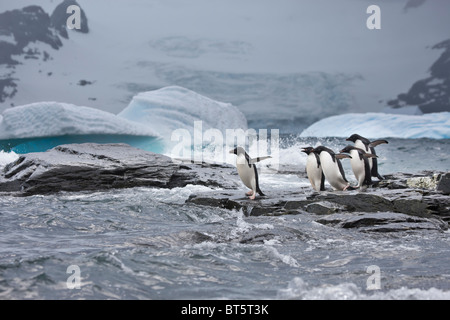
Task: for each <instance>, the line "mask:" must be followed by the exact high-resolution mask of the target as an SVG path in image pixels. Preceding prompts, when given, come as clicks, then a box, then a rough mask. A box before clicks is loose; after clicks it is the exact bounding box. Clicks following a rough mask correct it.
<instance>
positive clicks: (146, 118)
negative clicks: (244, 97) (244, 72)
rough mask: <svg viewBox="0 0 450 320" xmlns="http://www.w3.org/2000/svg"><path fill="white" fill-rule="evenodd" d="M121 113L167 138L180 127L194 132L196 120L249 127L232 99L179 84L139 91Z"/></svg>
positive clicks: (204, 123) (205, 127)
mask: <svg viewBox="0 0 450 320" xmlns="http://www.w3.org/2000/svg"><path fill="white" fill-rule="evenodd" d="M118 116H119V117H122V118H124V119H127V120H130V121H134V122H138V123H141V124H143V125H146V126H148V127H151V128H152V130H154V131H156V132H157V133H158V134H159V135H160V136H162V137H163V138H166V139H170V137H171V134H172V132H173V131H174V130H177V129H186V130H188V131H189V132H190V133H192V132H193V130H194V122H195V121H202V128H203V130H208V129H218V130H220V131H221V132H222V133H224V132H225V131H226V130H227V129H243V130H247V119H246V118H245V116H244V114H243V113H242V112H241V111H239V109H238V108H237V107H235V106H234V105H232V104H231V103H224V102H219V101H216V100H213V99H210V98H208V97H205V96H202V95H200V94H198V93H196V92H194V91H191V90H188V89H186V88H183V87H178V86H170V87H164V88H162V89H159V90H154V91H148V92H142V93H139V94H138V95H136V96H135V97H134V98H133V99H132V101H131V102H130V104H129V105H128V106H127V107H126V108H125V109H124V110H123V111H122V112H120V113H119V114H118Z"/></svg>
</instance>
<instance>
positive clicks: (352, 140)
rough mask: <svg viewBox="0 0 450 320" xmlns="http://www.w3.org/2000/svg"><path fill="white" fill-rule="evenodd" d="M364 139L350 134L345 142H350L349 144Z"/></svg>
mask: <svg viewBox="0 0 450 320" xmlns="http://www.w3.org/2000/svg"><path fill="white" fill-rule="evenodd" d="M362 139H364V138H363V137H361V136H360V135H359V134H356V133H355V134H352V135H351V136H350V137H348V138H347V139H345V141H351V142H355V141H356V140H362Z"/></svg>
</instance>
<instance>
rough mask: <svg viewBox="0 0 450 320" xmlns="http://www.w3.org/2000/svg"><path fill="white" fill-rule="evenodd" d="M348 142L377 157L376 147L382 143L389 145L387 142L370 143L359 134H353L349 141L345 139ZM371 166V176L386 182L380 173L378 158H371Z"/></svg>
mask: <svg viewBox="0 0 450 320" xmlns="http://www.w3.org/2000/svg"><path fill="white" fill-rule="evenodd" d="M345 140H346V141H351V142H353V143H355V147H357V148H360V149H362V150H364V151H365V152H367V153H370V154H373V155H375V156H376V155H377V154H376V152H375V147H376V146H378V145H380V144H382V143H389V142H388V141H387V140H375V141H372V142H371V141H370V140H369V139H367V138H364V137H362V136H360V135H359V134H356V133H355V134H352V135H351V136H350V137H348V138H347V139H345ZM369 165H370V174H371V176H372V177H376V178H378V179H379V180H384V177H383V176H381V175H380V174H379V173H378V160H377V158H369Z"/></svg>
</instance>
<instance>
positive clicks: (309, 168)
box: [302, 147, 325, 191]
mask: <svg viewBox="0 0 450 320" xmlns="http://www.w3.org/2000/svg"><path fill="white" fill-rule="evenodd" d="M302 152H304V153H306V154H307V155H308V157H307V159H306V174H307V175H308V179H309V182H311V186H312V187H313V189H314V190H316V191H325V175H324V174H323V172H322V166H321V164H320V156H319V155H318V154H317V153H315V152H314V148H312V147H305V148H302Z"/></svg>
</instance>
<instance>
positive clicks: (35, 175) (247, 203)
mask: <svg viewBox="0 0 450 320" xmlns="http://www.w3.org/2000/svg"><path fill="white" fill-rule="evenodd" d="M448 180H449V173H437V172H422V173H419V174H415V175H411V174H404V173H398V174H394V175H386V179H385V180H383V181H381V182H379V183H378V185H377V186H376V187H374V188H368V189H367V190H365V191H348V192H342V191H331V190H328V191H324V192H320V193H318V192H313V190H312V189H311V188H302V189H299V190H292V189H289V188H286V189H282V190H267V192H266V196H264V197H257V199H256V200H253V201H252V200H250V199H248V197H246V196H245V195H244V193H245V191H246V190H245V189H244V188H243V186H242V183H241V182H240V180H239V177H238V176H237V173H236V169H235V168H234V167H233V166H228V165H218V164H206V163H201V164H196V163H186V162H179V161H178V162H177V161H175V160H172V159H171V158H169V157H166V156H163V155H160V154H155V153H151V152H147V151H143V150H140V149H136V148H133V147H130V146H128V145H126V144H106V145H104V144H93V143H87V144H71V145H61V146H58V147H56V148H54V149H51V150H49V151H47V152H42V153H30V154H26V155H23V156H21V157H20V158H19V159H17V160H16V161H15V162H13V163H10V164H8V165H7V166H5V168H4V169H3V172H1V175H0V192H7V193H12V194H14V195H18V196H30V195H36V194H41V195H46V194H54V193H57V192H60V191H66V192H77V191H101V190H108V189H114V188H132V187H156V188H170V189H172V188H177V187H184V186H186V185H188V184H193V185H204V186H208V187H211V188H217V190H211V191H208V192H200V193H197V194H192V195H191V196H190V197H189V199H187V200H186V204H188V205H197V206H208V207H218V208H225V209H229V210H242V211H243V213H244V214H245V215H247V216H250V215H251V216H260V215H271V216H277V215H286V214H312V215H314V216H317V219H316V220H315V221H316V222H318V223H321V224H324V225H328V226H333V227H339V228H357V229H359V230H361V231H374V232H393V231H408V230H418V229H427V230H438V231H445V230H447V228H448V222H449V221H450V197H449V196H448V183H449V182H448Z"/></svg>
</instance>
